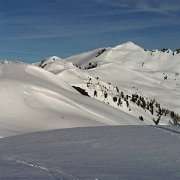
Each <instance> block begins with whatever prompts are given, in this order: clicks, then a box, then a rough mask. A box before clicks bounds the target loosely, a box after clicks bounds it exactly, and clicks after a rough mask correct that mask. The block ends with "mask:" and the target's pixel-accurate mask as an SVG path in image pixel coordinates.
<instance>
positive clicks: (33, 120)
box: [0, 63, 142, 137]
mask: <svg viewBox="0 0 180 180" xmlns="http://www.w3.org/2000/svg"><path fill="white" fill-rule="evenodd" d="M0 99H1V103H0V124H1V125H0V136H1V137H4V136H10V135H16V134H22V133H27V132H34V131H40V130H48V129H57V128H69V127H81V126H99V125H118V124H121V125H128V124H142V122H140V121H139V120H138V119H136V118H134V117H133V116H129V115H128V114H126V113H124V112H119V111H118V110H116V109H115V108H110V107H109V106H107V105H105V104H104V103H101V102H99V101H95V100H93V99H91V98H88V97H85V96H82V95H80V94H79V93H78V92H77V91H76V90H75V89H74V88H72V87H71V86H70V85H69V84H67V83H65V82H64V81H63V80H61V79H60V78H58V77H57V76H55V75H54V74H52V73H50V72H48V71H45V70H43V69H42V68H39V67H36V66H32V65H27V64H14V63H11V64H2V65H0Z"/></svg>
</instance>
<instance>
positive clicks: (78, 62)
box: [39, 42, 180, 124]
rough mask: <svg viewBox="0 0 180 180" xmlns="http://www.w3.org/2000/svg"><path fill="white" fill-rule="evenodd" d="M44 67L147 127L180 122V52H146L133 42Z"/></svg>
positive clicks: (50, 62)
mask: <svg viewBox="0 0 180 180" xmlns="http://www.w3.org/2000/svg"><path fill="white" fill-rule="evenodd" d="M39 66H40V67H42V68H44V69H46V70H48V71H50V72H52V73H54V74H55V75H57V76H58V77H59V78H61V79H63V80H64V81H65V82H67V83H69V84H70V85H71V86H73V87H74V88H76V89H78V90H79V91H81V92H82V93H83V92H85V91H86V93H85V94H86V95H87V94H88V95H89V96H90V97H93V98H95V99H98V100H100V101H103V102H105V103H106V104H109V105H111V106H114V107H116V108H118V109H120V110H122V111H125V112H126V113H128V114H131V115H133V116H135V117H136V118H139V119H140V120H142V121H144V122H145V123H146V124H169V123H173V124H177V121H179V116H178V114H179V113H180V101H179V99H178V97H179V95H180V90H179V89H180V88H179V86H180V76H179V73H180V54H179V51H178V49H177V50H176V51H175V52H173V51H171V50H169V49H166V48H164V49H162V50H161V51H158V50H153V51H148V50H145V49H143V48H141V47H139V46H137V45H135V44H134V43H132V42H127V43H125V44H122V45H119V46H116V47H113V48H109V47H108V48H100V49H96V50H93V51H89V52H85V53H81V54H78V55H75V56H72V57H69V58H67V59H64V60H61V59H60V60H59V59H58V58H57V57H50V58H48V59H47V60H45V61H43V62H42V63H41V64H40V65H39Z"/></svg>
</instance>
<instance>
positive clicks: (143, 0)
mask: <svg viewBox="0 0 180 180" xmlns="http://www.w3.org/2000/svg"><path fill="white" fill-rule="evenodd" d="M126 41H133V42H134V43H136V44H138V45H140V46H142V47H144V48H147V49H156V48H157V49H161V48H163V47H168V48H171V49H172V50H175V49H176V48H180V1H179V0H1V1H0V58H1V59H11V60H12V59H16V60H23V61H26V62H35V61H39V60H42V59H44V58H46V57H48V56H51V55H57V56H60V57H62V58H64V57H68V56H71V55H74V54H77V53H80V52H83V51H88V50H92V49H95V48H100V47H106V46H108V47H109V46H110V47H111V46H115V45H118V44H122V43H124V42H126Z"/></svg>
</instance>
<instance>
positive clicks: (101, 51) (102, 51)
mask: <svg viewBox="0 0 180 180" xmlns="http://www.w3.org/2000/svg"><path fill="white" fill-rule="evenodd" d="M105 51H107V49H102V50H100V51H99V52H98V53H97V55H96V57H98V56H100V55H101V54H102V53H104V52H105Z"/></svg>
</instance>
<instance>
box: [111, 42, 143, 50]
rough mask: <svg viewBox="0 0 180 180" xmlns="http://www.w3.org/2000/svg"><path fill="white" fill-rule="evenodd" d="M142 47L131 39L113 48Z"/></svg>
mask: <svg viewBox="0 0 180 180" xmlns="http://www.w3.org/2000/svg"><path fill="white" fill-rule="evenodd" d="M139 48H141V47H139V46H138V45H136V44H134V43H133V42H131V41H128V42H126V43H124V44H121V45H118V46H115V47H114V48H113V49H116V50H117V49H139Z"/></svg>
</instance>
